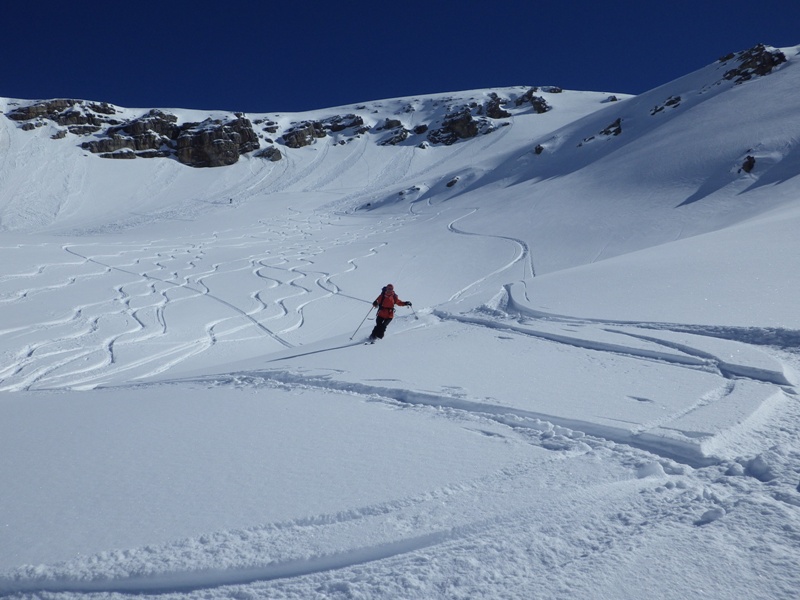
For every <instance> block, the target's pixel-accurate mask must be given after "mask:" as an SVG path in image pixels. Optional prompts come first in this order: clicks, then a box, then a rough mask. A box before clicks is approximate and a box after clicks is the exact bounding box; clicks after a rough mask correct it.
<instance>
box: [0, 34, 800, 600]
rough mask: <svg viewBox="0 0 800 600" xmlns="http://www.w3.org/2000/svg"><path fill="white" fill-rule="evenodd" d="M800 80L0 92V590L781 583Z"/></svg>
mask: <svg viewBox="0 0 800 600" xmlns="http://www.w3.org/2000/svg"><path fill="white" fill-rule="evenodd" d="M779 56H783V58H784V59H785V60H779V59H778V57H779ZM797 89H800V47H795V48H784V49H782V50H780V51H778V50H776V49H772V48H768V47H766V48H763V47H757V48H755V49H753V50H751V51H748V52H744V53H740V54H738V55H733V56H730V57H726V58H724V59H721V60H719V61H717V62H714V63H713V64H711V65H709V66H708V67H705V68H703V69H700V70H698V71H696V72H694V73H691V74H689V75H687V76H685V77H682V78H680V79H678V80H675V81H672V82H668V83H666V84H665V85H663V86H661V87H659V88H656V89H654V90H651V91H649V92H647V93H645V94H642V95H640V96H637V97H629V96H623V95H619V94H616V95H613V94H611V93H606V92H602V93H601V92H578V91H569V90H566V91H564V90H559V89H558V88H553V87H542V88H531V87H530V86H522V87H515V88H502V89H495V90H474V91H468V92H453V93H450V94H437V95H431V96H422V97H413V98H412V97H409V98H402V99H392V100H385V101H381V102H371V103H364V104H360V105H353V106H345V107H335V108H331V109H321V110H318V111H310V112H307V113H297V114H280V115H277V114H259V115H255V114H254V115H231V114H226V113H205V112H199V111H185V110H178V109H162V110H161V111H157V113H154V112H153V111H151V110H150V109H132V108H123V107H111V106H109V105H104V104H98V103H97V102H90V101H81V102H77V101H68V102H58V103H54V104H53V105H52V106H56V105H58V106H59V107H61V108H59V110H62V111H66V113H67V114H61V113H59V115H60V116H58V117H57V119H56V120H54V119H53V118H51V117H48V116H43V115H44V114H45V113H44V112H42V113H41V114H39V113H37V112H36V111H40V112H41V111H44V110H45V109H44V108H41V109H40V108H36V107H42V106H44V105H43V104H42V103H40V102H35V101H33V100H12V99H0V110H2V111H3V115H0V264H2V267H1V268H0V357H1V358H2V362H0V391H2V394H1V395H0V457H2V458H0V481H2V482H3V483H2V486H0V596H4V595H9V596H14V597H39V596H41V595H45V594H50V595H49V596H48V597H53V598H75V597H84V596H88V595H90V594H97V595H98V596H97V597H117V594H126V593H137V594H144V595H146V594H157V595H159V597H173V598H185V597H197V598H228V597H264V598H348V597H350V598H352V597H362V598H458V597H472V598H474V597H486V598H489V597H492V598H494V597H504V598H540V597H547V598H575V597H585V598H615V599H619V598H642V597H653V596H658V597H661V598H686V597H689V596H701V597H709V598H737V599H738V598H765V597H769V598H793V597H795V595H796V590H797V589H798V587H800V579H798V575H797V569H796V564H797V562H798V560H800V554H799V553H798V550H797V543H796V542H797V538H798V535H800V512H798V510H799V509H798V507H800V496H799V495H798V492H799V491H800V487H798V472H800V448H798V442H797V439H798V433H800V407H798V404H797V398H798V391H797V386H798V384H800V374H798V372H799V371H800V359H798V354H797V353H798V348H799V347H800V317H799V316H798V312H797V310H796V301H795V299H796V298H797V297H799V296H800V278H798V277H797V276H796V275H797V272H798V267H800V241H799V240H800V237H798V236H797V231H798V229H800V200H798V198H800V161H798V156H800V155H798V151H797V144H798V139H800V99H799V98H798V96H797V94H796V90H797ZM32 107H33V108H32ZM48 110H49V109H48ZM20 111H28V112H26V113H25V116H26V118H25V119H21V118H16V119H12V118H10V115H12V114H16V116H17V117H19V116H20V114H22V113H21V112H20ZM34 113H36V114H34ZM29 115H34V116H31V118H27V116H29ZM153 115H156V117H154V116H153ZM158 115H172V117H169V116H167V117H163V118H164V119H165V121H164V122H165V123H167V125H164V126H165V127H168V126H169V124H170V123H174V125H175V127H176V129H175V131H174V132H172V134H174V135H173V138H175V139H173V138H170V137H169V136H167V135H165V134H163V132H162V133H158V132H155V131H154V130H152V129H150V130H147V129H146V126H142V123H144V122H145V121H147V119H153V118H157V119H161V118H162V117H161V116H158ZM173 117H174V121H171V120H170V119H172V118H173ZM59 119H60V120H59ZM109 119H113V120H114V121H115V122H116V123H115V124H112V123H110V122H109V121H108V120H109ZM245 120H246V121H247V123H248V124H250V125H252V128H253V129H252V131H253V132H254V135H255V136H256V137H257V139H258V143H259V146H260V148H259V149H258V150H252V149H249V150H247V151H244V152H242V153H241V156H238V155H235V156H234V158H236V156H238V160H236V161H235V162H233V164H230V165H228V166H220V167H215V168H193V167H191V166H187V164H184V163H183V162H181V161H187V160H189V159H187V157H186V155H181V156H179V155H178V144H177V142H176V139H177V138H178V137H179V135H180V134H181V133H180V132H184V133H185V132H187V131H188V132H191V133H192V134H193V135H194V134H196V135H197V139H202V137H203V132H207V131H212V130H214V131H220V130H221V129H222V128H224V127H227V126H228V125H226V123H228V124H230V123H234V122H235V123H236V126H237V127H239V126H245V125H247V124H245V122H244V121H245ZM95 121H97V122H102V123H103V125H102V127H98V128H97V129H95V130H92V131H88V130H87V129H84V126H85V125H86V124H87V122H91V123H93V122H95ZM147 122H148V123H149V122H150V121H147ZM75 123H78V125H74V124H75ZM91 123H89V124H90V125H91ZM130 123H138V125H136V126H130V127H129V128H128V129H125V130H124V131H123V130H122V129H118V130H116V131H117V134H118V137H116V138H115V137H114V135H115V134H114V131H113V130H112V131H111V132H109V129H108V128H109V127H112V128H113V127H118V128H119V127H123V126H127V125H124V124H130ZM162 125H163V123H162ZM247 126H249V125H247ZM137 127H138V128H139V129H137ZM152 127H155V128H158V127H160V125H152ZM215 128H217V129H216V130H215ZM140 129H141V130H144V131H143V133H142V135H143V136H144V138H148V139H150V140H151V142H152V141H153V140H155V145H156V146H158V144H161V146H159V147H158V148H156V149H155V150H154V149H153V148H152V147H149V148H148V149H146V150H140V149H133V147H132V146H134V145H135V143H134V141H132V140H133V138H132V136H133V133H132V132H133V131H134V130H136V131H139V130H140ZM121 131H122V132H123V133H124V135H123V134H121V133H119V132H121ZM298 131H301V132H303V131H304V132H306V133H307V134H308V135H307V136H306V138H304V139H303V143H304V144H307V145H302V144H298V143H295V142H296V141H297V139H299V138H296V137H295V138H293V137H292V136H293V135H295V134H297V132H298ZM176 132H177V133H176ZM234 133H235V132H234ZM228 134H230V131H229V132H227V133H226V135H228ZM323 134H324V135H323ZM187 135H188V134H187ZM230 135H231V137H235V135H233V134H230ZM297 135H300V134H297ZM126 136H127V137H126ZM148 136H149V137H148ZM159 136H161V137H159ZM123 138H125V139H123ZM144 138H143V139H144ZM237 139H238V138H237ZM103 140H106V141H103ZM108 140H111V141H108ZM92 143H98V145H97V146H92V145H91V144H92ZM136 143H139V141H137V142H136ZM87 144H88V145H87ZM103 144H106V146H108V147H106V146H103ZM114 144H116V145H117V146H120V147H119V148H117V149H116V150H113V151H109V152H106V153H107V154H110V155H116V157H117V158H116V159H112V158H102V157H101V154H102V153H103V152H93V151H92V149H97V148H100V147H101V146H102V147H104V148H106V150H108V149H109V147H112V146H113V145H114ZM248 148H252V145H250V146H248ZM270 148H275V149H277V150H279V159H277V160H276V158H278V156H277V155H276V154H275V153H274V152H273V151H269V152H266V153H265V152H264V151H265V150H268V149H270ZM137 153H138V154H137ZM158 153H161V154H162V155H163V156H160V157H153V158H144V157H142V156H143V155H153V154H158ZM134 156H137V157H135V158H134ZM190 158H191V157H190ZM223 158H226V157H225V156H223ZM227 158H230V157H227ZM390 281H391V282H392V283H394V285H395V287H396V288H397V291H398V293H399V295H400V297H401V298H403V299H404V300H411V301H413V305H412V306H411V307H408V308H398V309H397V315H396V318H395V319H394V321H393V323H392V324H391V325H390V327H389V330H388V334H387V337H386V338H385V339H384V340H382V341H380V342H379V343H378V344H375V345H368V346H367V345H362V343H361V342H362V341H363V339H364V338H365V337H366V335H367V334H368V333H369V330H370V328H371V327H372V326H373V325H374V321H372V320H371V318H372V317H373V315H374V312H373V311H372V307H371V302H372V300H373V299H374V298H375V297H376V296H377V295H378V294H379V293H380V290H381V287H382V286H383V285H385V284H386V283H388V282H390ZM654 590H656V591H654Z"/></svg>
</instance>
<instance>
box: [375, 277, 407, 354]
mask: <svg viewBox="0 0 800 600" xmlns="http://www.w3.org/2000/svg"><path fill="white" fill-rule="evenodd" d="M395 305H397V306H411V302H404V301H403V300H400V298H398V297H397V294H395V293H394V286H393V285H392V284H391V283H390V284H388V285H387V286H386V287H385V288H383V289H382V290H381V295H380V296H378V297H377V298H375V302H373V303H372V306H374V307H375V308H377V309H378V315H377V316H376V317H375V327H374V328H373V330H372V333H371V334H370V336H369V341H370V342H372V343H375V340H380V339H383V334H384V333H386V327H387V326H388V325H389V323H390V322H391V321H392V317H394V307H395Z"/></svg>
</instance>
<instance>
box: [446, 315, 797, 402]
mask: <svg viewBox="0 0 800 600" xmlns="http://www.w3.org/2000/svg"><path fill="white" fill-rule="evenodd" d="M433 314H434V315H435V316H437V317H438V318H440V319H442V320H450V321H456V322H459V323H467V324H471V325H480V326H483V327H488V328H490V329H497V330H501V331H513V332H514V333H519V334H522V335H527V336H531V337H536V338H540V339H544V340H548V341H551V342H556V343H559V344H566V345H568V346H573V347H576V348H582V349H585V350H596V351H599V352H610V353H614V354H621V355H626V356H633V357H637V358H644V359H652V360H658V361H662V362H667V363H671V364H675V365H679V366H684V367H687V368H693V367H694V368H699V369H705V370H709V371H710V370H713V371H715V372H718V373H719V374H720V375H721V376H722V377H723V378H725V379H733V378H736V377H740V378H745V379H752V380H754V381H759V382H762V383H770V384H774V385H779V386H787V387H792V386H793V385H794V384H793V383H792V382H791V381H789V379H788V378H787V377H786V374H785V373H783V372H782V371H778V370H772V369H766V368H759V367H751V366H748V365H740V364H736V363H732V362H730V361H726V360H725V359H723V358H720V357H718V356H715V355H714V354H711V353H709V352H704V351H702V350H699V349H697V348H693V347H691V346H689V345H686V344H680V343H676V342H669V341H666V340H663V339H661V338H657V337H652V336H645V335H637V334H634V333H630V332H626V331H621V330H616V329H607V330H606V331H609V332H611V333H615V334H619V335H627V336H629V337H632V338H634V339H640V340H643V341H648V342H652V343H654V344H658V345H660V346H663V347H665V348H669V349H672V350H676V351H678V352H680V353H681V354H675V353H672V352H667V351H657V350H647V349H644V348H634V347H631V346H624V345H621V344H612V343H609V342H599V341H593V340H587V339H583V338H579V337H572V336H567V335H562V334H557V333H550V332H546V331H538V330H536V329H531V328H528V327H523V326H521V325H514V324H512V323H508V322H502V323H501V322H497V321H495V320H492V319H486V318H482V317H471V316H466V315H454V314H452V313H448V312H444V311H441V310H434V311H433ZM571 322H573V323H577V324H579V323H580V321H578V320H572V321H571ZM629 325H632V326H637V327H646V328H651V329H655V327H651V325H650V324H636V323H629ZM659 329H664V327H660V328H659ZM670 331H672V330H670Z"/></svg>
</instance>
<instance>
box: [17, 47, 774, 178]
mask: <svg viewBox="0 0 800 600" xmlns="http://www.w3.org/2000/svg"><path fill="white" fill-rule="evenodd" d="M786 61H787V59H786V57H785V56H784V54H783V52H781V51H780V50H777V49H774V48H770V47H768V46H765V45H763V44H759V45H757V46H755V47H753V48H751V49H749V50H745V51H743V52H739V53H737V54H730V55H728V56H725V57H722V58H720V62H721V63H722V64H723V65H725V66H726V67H728V66H730V67H731V68H728V69H727V70H726V71H725V72H724V75H723V76H722V77H721V78H717V79H716V81H715V82H714V83H711V84H710V85H712V86H713V85H720V84H723V83H725V82H730V81H733V82H734V83H735V84H739V83H743V82H745V81H748V80H750V79H752V78H754V77H759V76H764V75H768V74H769V73H771V72H772V71H773V70H774V69H775V68H776V67H778V66H779V65H781V64H782V63H784V62H786ZM729 63H730V64H729ZM717 77H719V76H717ZM562 91H563V90H562V89H561V88H559V87H556V86H541V87H521V88H507V89H505V95H501V94H499V93H497V92H493V91H485V92H480V93H479V94H478V95H475V96H473V97H471V98H466V95H464V94H462V95H452V96H451V97H445V96H438V97H430V98H428V99H424V100H421V99H416V98H414V99H406V100H403V101H402V104H400V105H399V106H398V107H395V108H394V109H393V110H392V111H391V113H390V116H387V114H386V111H385V110H379V109H380V108H381V107H382V104H381V103H379V102H376V103H370V104H363V105H359V106H355V107H353V108H352V109H351V110H353V111H354V112H348V113H345V114H331V115H330V116H326V117H324V118H315V119H306V120H299V121H288V122H287V119H282V118H281V117H280V115H274V116H273V117H272V118H270V117H267V116H265V115H259V118H257V119H255V120H254V121H253V122H252V123H251V121H250V120H249V119H248V118H247V117H246V116H245V115H243V114H241V113H232V114H229V115H227V116H223V117H219V118H210V117H209V118H207V119H205V120H203V121H202V122H181V120H180V119H179V117H178V116H176V115H174V114H171V113H169V112H166V111H162V110H158V109H153V110H150V111H147V112H146V113H144V114H138V115H135V112H136V111H131V110H127V109H120V108H118V107H115V106H112V105H110V104H108V103H105V102H102V103H98V102H88V101H84V100H71V99H54V100H45V101H36V102H30V103H26V104H24V105H23V106H18V107H16V108H14V109H13V110H11V111H9V112H8V113H6V116H7V117H8V118H9V119H11V120H13V121H15V122H17V123H19V126H20V127H21V128H22V129H25V130H35V129H38V128H40V127H43V126H45V125H48V126H49V127H50V131H51V136H50V137H52V138H53V139H64V138H66V137H67V136H68V135H69V134H72V135H76V136H82V137H87V138H88V139H86V141H83V142H82V143H80V146H81V147H82V148H83V149H85V150H87V151H89V152H92V153H94V154H97V155H99V156H101V157H103V158H158V157H163V158H172V159H174V160H177V161H179V162H181V163H183V164H186V165H189V166H192V167H217V166H226V165H231V164H234V163H235V162H237V161H238V160H239V158H240V157H241V156H242V155H243V154H247V153H251V152H254V151H257V150H259V149H261V148H262V143H261V142H262V141H263V142H264V143H265V145H266V148H265V149H263V150H261V151H260V152H258V153H256V154H254V156H256V157H258V158H263V159H266V160H270V161H277V160H281V159H282V158H283V157H284V156H285V154H286V152H287V151H292V150H296V149H299V148H303V147H306V146H310V145H313V144H315V143H317V142H319V141H320V140H325V139H326V138H328V139H327V141H326V143H328V144H337V145H341V144H347V143H349V142H352V141H353V140H356V139H359V138H361V137H362V136H365V135H369V136H370V139H372V140H373V141H374V143H376V144H378V145H381V146H398V145H405V146H416V147H418V148H427V147H429V146H430V145H444V146H449V145H452V144H455V143H460V142H464V141H466V140H469V139H472V138H475V137H477V136H480V135H487V134H490V133H492V132H493V131H496V130H497V129H498V128H499V127H502V126H504V125H508V124H509V123H510V121H509V119H511V118H514V117H517V116H520V115H524V114H528V115H531V114H545V113H547V112H549V111H551V110H554V108H553V106H552V105H551V104H550V102H548V99H550V100H551V101H552V100H553V99H552V98H550V97H549V96H548V94H559V93H562ZM615 100H617V98H616V96H610V97H608V98H607V100H604V101H603V102H612V101H615ZM690 100H691V99H689V100H687V97H686V96H683V97H682V96H677V95H676V96H670V97H668V98H667V99H666V100H663V101H661V102H659V103H658V104H657V105H656V106H655V107H653V108H652V109H651V110H650V114H651V115H652V116H655V115H658V114H670V113H672V111H673V110H675V109H679V108H680V107H681V106H682V105H683V104H684V103H685V102H689V101H690ZM554 104H555V106H556V108H557V107H558V103H554ZM650 106H653V105H652V104H651V105H650ZM320 112H321V111H320ZM381 113H382V114H381ZM317 114H319V113H317ZM323 114H324V113H323ZM376 115H381V116H376ZM615 116H616V117H619V115H613V116H612V118H613V117H615ZM625 118H628V117H627V116H626V117H625ZM622 120H623V119H622V118H617V119H616V121H613V122H612V123H611V124H610V125H608V127H606V128H605V129H603V130H601V131H599V132H597V133H595V134H594V135H590V136H589V137H583V139H582V141H581V143H580V144H579V145H583V143H586V142H590V141H592V140H594V139H596V138H597V137H605V138H611V137H615V136H619V135H620V134H621V133H622ZM420 121H422V122H420ZM254 125H255V127H254ZM595 131H597V130H595ZM584 135H585V134H584ZM532 144H535V152H536V153H537V154H541V153H542V152H544V151H545V150H546V149H547V144H542V143H538V144H537V140H532ZM279 146H283V147H284V149H282V150H281V149H279Z"/></svg>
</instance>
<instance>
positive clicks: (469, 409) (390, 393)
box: [182, 369, 719, 468]
mask: <svg viewBox="0 0 800 600" xmlns="http://www.w3.org/2000/svg"><path fill="white" fill-rule="evenodd" d="M182 381H187V382H195V383H201V384H209V383H213V384H221V383H222V384H226V383H235V384H236V385H250V386H253V387H259V386H263V385H278V386H281V387H283V386H291V387H295V388H296V387H305V388H308V389H319V390H325V391H332V392H339V393H344V394H350V395H354V396H362V397H368V398H377V399H382V400H386V401H391V402H399V403H401V404H407V405H412V406H415V405H416V406H428V407H433V408H437V409H449V410H454V411H463V412H465V413H468V414H474V415H479V416H482V417H484V418H487V419H491V420H492V421H494V422H496V423H499V424H501V425H505V426H508V427H512V428H522V429H532V430H536V431H539V430H540V429H541V424H542V423H543V422H544V423H550V424H552V425H556V426H558V427H562V428H564V429H567V430H571V431H577V432H581V433H582V434H585V435H588V436H592V437H595V438H598V439H605V440H610V441H613V442H616V443H620V444H626V445H628V446H631V447H634V448H638V449H640V450H645V451H647V452H650V453H652V454H655V455H657V456H661V457H664V458H667V459H669V460H674V461H676V462H679V463H682V464H686V465H689V466H691V467H693V468H701V467H707V466H709V465H713V464H717V463H718V462H719V459H718V458H716V457H713V456H706V455H705V454H704V453H703V449H702V447H701V446H700V444H699V443H695V442H692V441H682V440H676V439H670V440H666V441H665V440H662V439H656V440H654V441H656V442H658V443H657V444H654V443H651V442H650V440H649V438H647V437H646V436H643V435H641V433H640V432H636V431H630V430H627V429H622V428H617V427H613V426H610V425H600V424H597V423H589V422H585V421H580V420H578V419H569V418H564V417H559V416H556V415H549V414H545V413H538V412H535V411H530V410H525V409H520V408H514V407H511V406H503V405H497V404H490V403H487V402H481V401H479V400H470V399H466V398H463V397H455V396H447V395H444V394H434V393H430V392H420V391H415V390H409V389H403V388H391V387H385V386H374V385H369V384H365V383H354V382H347V381H337V380H335V379H331V378H328V377H325V376H313V375H311V376H309V375H303V374H301V373H297V372H295V371H282V370H278V369H276V370H269V371H251V372H241V373H230V374H227V375H224V376H220V375H217V376H210V377H198V378H192V379H189V380H182Z"/></svg>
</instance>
